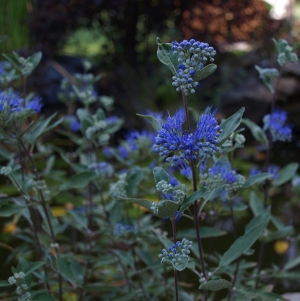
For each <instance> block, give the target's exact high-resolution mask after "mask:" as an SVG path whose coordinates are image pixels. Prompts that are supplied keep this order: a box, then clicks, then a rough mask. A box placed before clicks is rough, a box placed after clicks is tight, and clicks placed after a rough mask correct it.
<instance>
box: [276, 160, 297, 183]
mask: <svg viewBox="0 0 300 301" xmlns="http://www.w3.org/2000/svg"><path fill="white" fill-rule="evenodd" d="M298 167H299V164H298V163H290V164H288V165H286V166H285V167H284V168H282V169H281V170H280V171H279V172H278V178H277V179H276V180H274V181H273V182H272V185H273V186H279V185H282V184H284V183H286V182H287V181H289V180H291V179H292V178H293V177H294V175H295V174H296V172H297V169H298Z"/></svg>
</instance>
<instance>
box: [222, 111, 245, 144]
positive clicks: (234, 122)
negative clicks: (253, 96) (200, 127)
mask: <svg viewBox="0 0 300 301" xmlns="http://www.w3.org/2000/svg"><path fill="white" fill-rule="evenodd" d="M244 111H245V108H241V109H240V110H238V111H237V112H236V113H235V114H233V115H232V116H230V117H229V118H227V119H225V120H222V122H221V124H220V126H221V128H222V129H223V132H222V133H221V135H220V138H219V140H220V145H222V144H223V143H224V142H225V141H226V140H227V138H228V137H229V136H230V135H231V133H233V132H234V130H235V129H236V128H237V127H238V126H239V125H240V123H241V121H242V116H243V113H244Z"/></svg>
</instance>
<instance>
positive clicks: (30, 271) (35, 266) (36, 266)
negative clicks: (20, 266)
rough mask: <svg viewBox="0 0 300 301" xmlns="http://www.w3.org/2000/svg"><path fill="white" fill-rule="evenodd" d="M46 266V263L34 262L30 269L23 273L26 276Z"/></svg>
mask: <svg viewBox="0 0 300 301" xmlns="http://www.w3.org/2000/svg"><path fill="white" fill-rule="evenodd" d="M44 264H46V262H44V261H36V262H32V263H30V265H29V267H28V268H27V269H26V270H25V271H23V272H24V273H25V274H26V275H28V274H30V273H32V272H34V271H35V270H37V269H39V268H40V267H41V266H43V265H44Z"/></svg>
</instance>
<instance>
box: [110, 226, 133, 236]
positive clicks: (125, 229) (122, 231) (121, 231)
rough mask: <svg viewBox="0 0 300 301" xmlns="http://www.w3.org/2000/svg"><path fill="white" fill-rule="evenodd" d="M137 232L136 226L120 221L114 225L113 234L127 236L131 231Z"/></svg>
mask: <svg viewBox="0 0 300 301" xmlns="http://www.w3.org/2000/svg"><path fill="white" fill-rule="evenodd" d="M136 232H137V229H136V227H135V226H132V225H126V224H122V223H118V224H116V225H115V226H114V232H113V234H114V236H116V237H126V236H128V235H129V234H130V233H136Z"/></svg>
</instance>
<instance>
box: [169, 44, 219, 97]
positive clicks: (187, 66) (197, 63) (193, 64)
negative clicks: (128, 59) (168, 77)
mask: <svg viewBox="0 0 300 301" xmlns="http://www.w3.org/2000/svg"><path fill="white" fill-rule="evenodd" d="M172 45H173V46H172V50H173V53H174V54H175V55H179V58H178V62H179V63H180V64H179V66H178V70H177V76H173V77H172V79H173V83H172V85H173V86H175V87H176V91H177V92H180V91H183V92H184V94H185V95H188V94H189V93H195V90H194V88H195V87H198V86H199V83H198V82H197V81H196V80H195V76H196V74H197V71H199V70H201V69H202V68H203V67H204V65H205V63H206V62H207V60H208V58H209V59H210V61H211V62H213V61H214V59H213V57H214V56H215V55H216V51H215V50H214V48H213V47H209V45H208V44H207V43H202V42H197V41H195V40H194V39H191V40H189V41H187V40H184V41H182V42H181V43H178V42H176V41H174V42H172Z"/></svg>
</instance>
